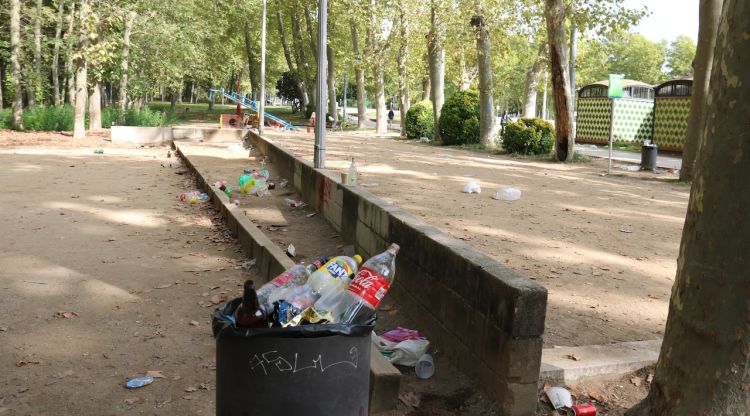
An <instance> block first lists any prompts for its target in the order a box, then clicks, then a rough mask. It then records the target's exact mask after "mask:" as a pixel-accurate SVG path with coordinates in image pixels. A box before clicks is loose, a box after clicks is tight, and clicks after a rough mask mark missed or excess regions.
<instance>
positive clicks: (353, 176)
mask: <svg viewBox="0 0 750 416" xmlns="http://www.w3.org/2000/svg"><path fill="white" fill-rule="evenodd" d="M348 181H349V185H356V184H357V165H356V164H355V163H354V158H352V164H351V165H349V179H348Z"/></svg>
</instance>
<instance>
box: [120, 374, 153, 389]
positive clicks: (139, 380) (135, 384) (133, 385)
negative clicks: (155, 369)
mask: <svg viewBox="0 0 750 416" xmlns="http://www.w3.org/2000/svg"><path fill="white" fill-rule="evenodd" d="M153 382H154V378H153V377H151V376H143V377H136V378H134V379H132V380H130V381H128V382H127V383H125V387H127V388H129V389H137V388H140V387H143V386H148V385H149V384H151V383H153Z"/></svg>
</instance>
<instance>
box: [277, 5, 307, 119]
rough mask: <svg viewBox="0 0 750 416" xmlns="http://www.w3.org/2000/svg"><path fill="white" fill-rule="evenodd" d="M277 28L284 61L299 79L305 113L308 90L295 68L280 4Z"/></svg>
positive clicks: (298, 86)
mask: <svg viewBox="0 0 750 416" xmlns="http://www.w3.org/2000/svg"><path fill="white" fill-rule="evenodd" d="M275 8H276V27H277V29H278V30H279V38H281V46H282V47H283V49H284V59H286V65H287V66H288V67H289V70H290V71H292V72H295V73H296V74H297V77H298V82H297V90H298V91H299V96H300V99H301V102H300V105H301V106H302V110H303V111H304V110H305V108H306V107H307V103H308V100H307V89H306V87H305V81H304V78H303V77H302V74H301V73H300V72H299V71H298V69H297V68H295V66H294V61H293V60H292V53H291V51H290V50H289V42H288V41H287V38H286V32H285V31H284V21H283V20H282V18H281V12H280V9H281V5H280V4H279V2H276V7H275Z"/></svg>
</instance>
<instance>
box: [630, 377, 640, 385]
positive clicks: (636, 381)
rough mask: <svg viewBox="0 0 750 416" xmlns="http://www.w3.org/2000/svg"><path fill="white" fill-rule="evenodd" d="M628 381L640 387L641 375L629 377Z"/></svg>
mask: <svg viewBox="0 0 750 416" xmlns="http://www.w3.org/2000/svg"><path fill="white" fill-rule="evenodd" d="M630 382H631V383H633V385H634V386H636V387H640V386H641V383H643V378H641V377H633V378H631V379H630Z"/></svg>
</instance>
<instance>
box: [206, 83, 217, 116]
mask: <svg viewBox="0 0 750 416" xmlns="http://www.w3.org/2000/svg"><path fill="white" fill-rule="evenodd" d="M208 89H210V90H212V89H214V84H213V83H211V86H210V87H208ZM215 105H216V95H215V94H211V93H209V97H208V111H211V110H213V109H214V106H215Z"/></svg>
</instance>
